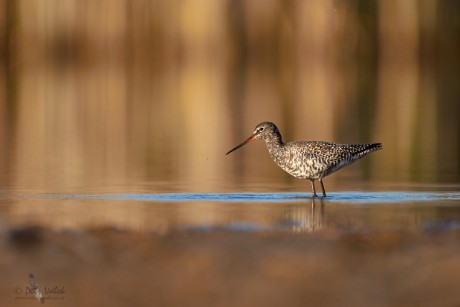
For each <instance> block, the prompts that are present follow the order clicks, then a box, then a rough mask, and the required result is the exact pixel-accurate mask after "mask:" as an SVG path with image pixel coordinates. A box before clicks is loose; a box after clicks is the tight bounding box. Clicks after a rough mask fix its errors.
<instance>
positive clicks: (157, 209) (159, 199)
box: [0, 190, 460, 234]
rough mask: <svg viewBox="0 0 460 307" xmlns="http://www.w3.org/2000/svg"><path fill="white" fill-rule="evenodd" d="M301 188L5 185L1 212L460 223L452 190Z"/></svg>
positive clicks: (173, 224)
mask: <svg viewBox="0 0 460 307" xmlns="http://www.w3.org/2000/svg"><path fill="white" fill-rule="evenodd" d="M306 195H307V194H306V193H300V192H283V193H266V192H265V193H263V192H256V193H251V192H244V193H100V194H99V193H85V194H72V193H68V194H67V193H66V194H59V193H30V192H29V193H26V192H15V193H11V192H8V191H6V190H3V191H2V192H1V193H0V200H1V201H2V202H3V203H4V204H5V206H3V207H2V209H1V210H2V220H3V222H4V223H6V224H11V225H30V224H33V225H41V226H44V227H51V228H55V229H69V228H70V229H81V228H88V227H90V228H95V227H96V228H99V227H110V228H116V229H126V230H137V231H153V232H155V233H160V234H163V233H167V232H169V231H192V232H194V231H215V230H224V231H231V232H255V231H256V232H261V231H262V232H295V233H298V232H315V231H332V232H339V233H340V232H359V233H361V232H368V231H395V230H398V231H418V232H438V231H456V230H460V192H457V191H438V192H432V191H419V190H417V191H376V192H372V191H365V192H360V191H343V192H341V191H338V192H331V193H329V194H328V196H327V197H326V198H322V197H318V198H312V197H310V196H306Z"/></svg>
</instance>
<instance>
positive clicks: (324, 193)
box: [319, 179, 326, 197]
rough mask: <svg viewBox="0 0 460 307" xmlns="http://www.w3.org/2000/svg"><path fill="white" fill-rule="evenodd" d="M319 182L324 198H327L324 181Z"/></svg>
mask: <svg viewBox="0 0 460 307" xmlns="http://www.w3.org/2000/svg"><path fill="white" fill-rule="evenodd" d="M319 182H320V183H321V189H322V190H323V197H326V190H324V184H323V179H320V180H319Z"/></svg>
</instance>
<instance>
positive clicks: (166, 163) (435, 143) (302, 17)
mask: <svg viewBox="0 0 460 307" xmlns="http://www.w3.org/2000/svg"><path fill="white" fill-rule="evenodd" d="M0 12H1V13H0V50H1V59H0V119H1V122H0V146H1V148H2V149H1V150H0V169H1V170H2V172H1V174H0V180H1V182H0V184H1V186H2V187H10V188H15V189H33V190H37V191H75V190H78V191H80V190H84V189H86V190H89V189H104V190H110V189H114V190H119V189H121V190H132V191H135V190H144V189H150V190H151V191H152V192H155V191H160V190H168V191H183V190H192V191H216V190H218V191H226V190H237V189H242V188H243V187H244V186H246V185H247V184H248V183H252V184H253V185H252V186H251V189H252V190H257V188H258V186H257V184H260V188H261V189H262V187H265V189H269V184H270V183H271V182H284V183H286V182H288V183H289V182H291V181H292V182H294V181H295V179H292V178H290V177H289V175H287V174H284V173H283V172H282V171H280V170H279V169H278V168H277V167H276V166H275V165H274V164H273V162H272V161H271V160H270V159H269V157H268V154H267V153H266V152H265V148H263V147H264V146H263V145H262V144H258V145H251V146H247V147H245V148H244V150H241V151H239V152H238V153H235V154H234V155H232V156H228V157H226V156H225V152H226V151H227V150H228V149H230V148H232V147H233V146H235V145H237V144H238V143H239V142H240V141H242V140H243V139H244V138H246V137H247V136H248V135H249V134H250V133H251V132H252V130H253V128H254V127H255V125H256V124H257V123H258V122H260V121H264V120H270V121H273V122H275V123H276V124H277V125H278V127H279V128H280V130H281V132H282V133H283V136H284V139H285V140H294V139H305V140H325V141H335V142H339V143H360V142H382V143H384V148H385V149H384V150H383V151H381V152H379V153H376V154H373V155H372V156H370V157H368V158H366V159H364V160H363V161H360V162H359V163H358V164H356V165H354V166H352V167H350V168H349V169H348V170H347V171H341V172H339V173H337V175H335V176H332V177H331V178H330V179H328V180H329V181H330V182H332V183H333V184H335V185H336V186H339V188H340V187H343V186H345V185H346V182H347V179H350V178H352V179H353V180H363V181H364V180H366V181H368V180H369V181H372V180H375V181H379V182H396V183H398V182H401V183H407V182H428V183H437V182H458V180H459V177H460V170H459V169H460V168H459V160H460V142H459V141H460V136H459V131H460V121H459V117H460V56H459V55H460V39H459V35H460V2H456V1H435V0H422V1H417V0H405V1H398V0H388V1H379V2H377V1H353V0H347V1H324V0H316V1H300V0H299V1H294V0H293V1H283V0H270V1H257V0H249V1H245V0H216V1H208V0H199V1H197V0H194V1H191V0H185V1H179V0H177V1H163V0H157V1H155V0H149V1H141V0H139V1H128V0H99V1H87V0H85V1H81V0H80V1H76V0H43V1H30V0H23V1H14V0H1V1H0ZM254 183H257V184H254ZM296 184H299V185H301V184H302V183H298V182H297V181H296ZM328 184H329V183H328ZM305 187H308V185H305Z"/></svg>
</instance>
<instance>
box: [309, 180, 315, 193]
mask: <svg viewBox="0 0 460 307" xmlns="http://www.w3.org/2000/svg"><path fill="white" fill-rule="evenodd" d="M310 182H311V189H312V190H313V197H316V188H315V181H314V180H310Z"/></svg>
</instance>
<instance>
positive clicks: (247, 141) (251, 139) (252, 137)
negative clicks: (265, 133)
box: [226, 134, 256, 155]
mask: <svg viewBox="0 0 460 307" xmlns="http://www.w3.org/2000/svg"><path fill="white" fill-rule="evenodd" d="M255 139H256V135H255V134H253V135H251V136H250V137H248V138H247V139H246V140H245V141H244V142H243V143H241V144H240V145H238V146H236V147H235V148H233V149H231V150H230V151H229V152H227V153H226V155H228V154H229V153H231V152H233V151H235V150H237V149H238V148H240V147H243V146H244V145H246V144H247V143H249V142H252V141H254V140H255Z"/></svg>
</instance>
